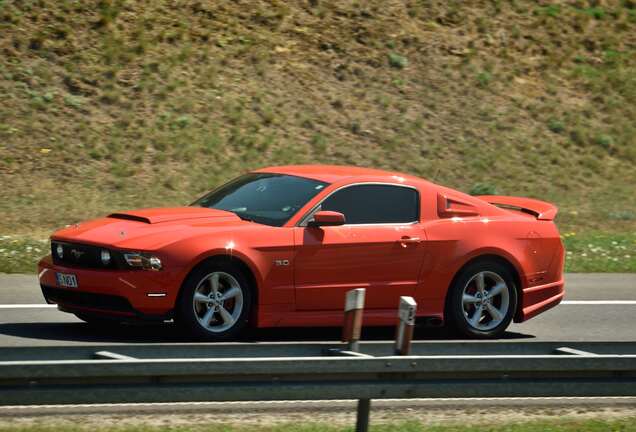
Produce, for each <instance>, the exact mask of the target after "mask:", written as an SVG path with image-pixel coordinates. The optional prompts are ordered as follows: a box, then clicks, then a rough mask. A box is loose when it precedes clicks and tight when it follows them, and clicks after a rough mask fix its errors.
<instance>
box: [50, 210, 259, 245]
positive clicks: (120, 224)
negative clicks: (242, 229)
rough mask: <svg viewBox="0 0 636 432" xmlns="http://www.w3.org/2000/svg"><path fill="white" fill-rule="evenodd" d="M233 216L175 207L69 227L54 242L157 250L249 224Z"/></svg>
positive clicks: (120, 215)
mask: <svg viewBox="0 0 636 432" xmlns="http://www.w3.org/2000/svg"><path fill="white" fill-rule="evenodd" d="M249 223H250V222H246V221H243V220H241V219H240V218H239V217H238V216H236V215H235V214H234V213H231V212H228V211H224V210H216V209H209V208H204V207H175V208H162V209H159V208H153V209H140V210H131V211H125V212H119V213H113V214H111V215H109V216H107V217H105V218H100V219H94V220H90V221H86V222H81V223H78V224H75V225H71V226H68V227H66V228H64V229H61V230H59V231H56V232H55V233H53V235H52V236H51V238H52V239H54V240H60V241H68V242H78V243H86V244H93V245H98V246H113V247H117V248H122V249H140V250H154V249H157V248H160V247H162V246H164V245H166V244H169V243H172V242H175V241H178V240H181V239H183V238H185V237H189V236H191V235H196V234H203V233H206V232H210V230H215V229H219V230H220V229H226V228H231V227H235V226H240V225H245V224H249Z"/></svg>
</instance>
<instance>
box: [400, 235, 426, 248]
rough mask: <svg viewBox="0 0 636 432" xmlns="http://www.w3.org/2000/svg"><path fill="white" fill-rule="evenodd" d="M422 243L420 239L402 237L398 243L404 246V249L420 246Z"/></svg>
mask: <svg viewBox="0 0 636 432" xmlns="http://www.w3.org/2000/svg"><path fill="white" fill-rule="evenodd" d="M421 241H422V239H421V238H419V237H407V236H405V237H402V238H401V239H400V240H398V242H399V243H400V244H401V245H402V247H407V246H408V245H410V244H418V243H420V242H421Z"/></svg>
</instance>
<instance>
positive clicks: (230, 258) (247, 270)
mask: <svg viewBox="0 0 636 432" xmlns="http://www.w3.org/2000/svg"><path fill="white" fill-rule="evenodd" d="M217 263H218V264H224V263H225V264H232V265H235V266H237V267H238V268H239V269H240V270H241V272H242V273H243V275H244V276H245V277H246V278H247V281H248V283H249V284H250V286H251V288H252V310H251V314H252V316H251V317H250V321H252V319H255V318H256V313H257V309H258V298H259V289H258V287H259V283H258V279H257V278H256V274H255V273H254V270H253V269H252V267H251V266H250V265H249V264H248V263H247V262H246V261H245V260H244V259H243V258H241V257H238V256H236V255H228V254H224V253H210V254H208V255H205V256H203V257H200V258H199V259H198V261H197V262H196V263H195V264H194V265H193V266H191V267H190V269H189V270H188V272H187V273H186V274H185V277H183V280H182V281H181V285H180V286H179V292H178V294H177V301H176V303H178V302H179V301H180V299H181V295H182V293H183V287H184V285H185V283H186V281H187V280H188V277H190V275H191V274H192V273H193V272H194V271H196V270H198V269H199V268H201V267H203V266H207V265H211V264H217ZM252 322H255V321H252Z"/></svg>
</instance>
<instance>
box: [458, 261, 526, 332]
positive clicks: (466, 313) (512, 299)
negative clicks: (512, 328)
mask: <svg viewBox="0 0 636 432" xmlns="http://www.w3.org/2000/svg"><path fill="white" fill-rule="evenodd" d="M480 275H481V276H480ZM480 279H482V280H483V281H484V283H483V284H482V285H481V286H482V287H483V290H480V289H479V284H481V282H480ZM502 282H503V283H504V284H505V288H503V289H502V288H501V286H502V285H501V283H502ZM490 292H492V293H493V294H494V293H495V292H500V294H498V295H493V296H490V295H488V293H490ZM483 293H486V296H484V294H483ZM464 294H466V298H464ZM484 297H485V298H484ZM504 306H505V314H504V313H503V312H504ZM480 308H481V309H480ZM516 309H517V288H516V286H515V281H514V277H513V275H512V274H511V272H510V270H509V268H508V266H506V265H505V264H502V263H501V262H499V261H496V260H490V259H484V260H479V261H475V262H473V263H471V264H468V265H467V266H466V267H464V268H463V269H462V270H461V271H460V272H459V274H458V275H457V276H456V277H455V279H454V281H453V284H452V286H451V287H450V291H449V296H448V302H447V305H446V316H447V317H448V318H449V321H450V323H449V324H451V325H452V327H453V328H454V329H455V330H456V331H457V332H459V334H460V335H462V336H465V337H469V338H473V339H493V338H497V337H499V336H501V335H502V334H503V333H504V332H505V331H506V328H508V326H509V325H510V322H511V321H512V318H513V317H514V315H515V311H516Z"/></svg>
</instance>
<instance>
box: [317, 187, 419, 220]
mask: <svg viewBox="0 0 636 432" xmlns="http://www.w3.org/2000/svg"><path fill="white" fill-rule="evenodd" d="M321 209H322V210H331V211H337V212H340V213H343V214H344V215H345V219H346V223H347V224H364V223H399V222H413V221H417V220H418V219H419V217H418V212H419V198H418V193H417V191H416V190H415V189H412V188H409V187H401V186H389V185H359V186H350V187H348V188H345V189H341V190H339V191H337V192H335V193H334V194H333V195H331V196H330V197H329V198H327V199H326V200H325V201H324V202H323V203H322V206H321Z"/></svg>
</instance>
